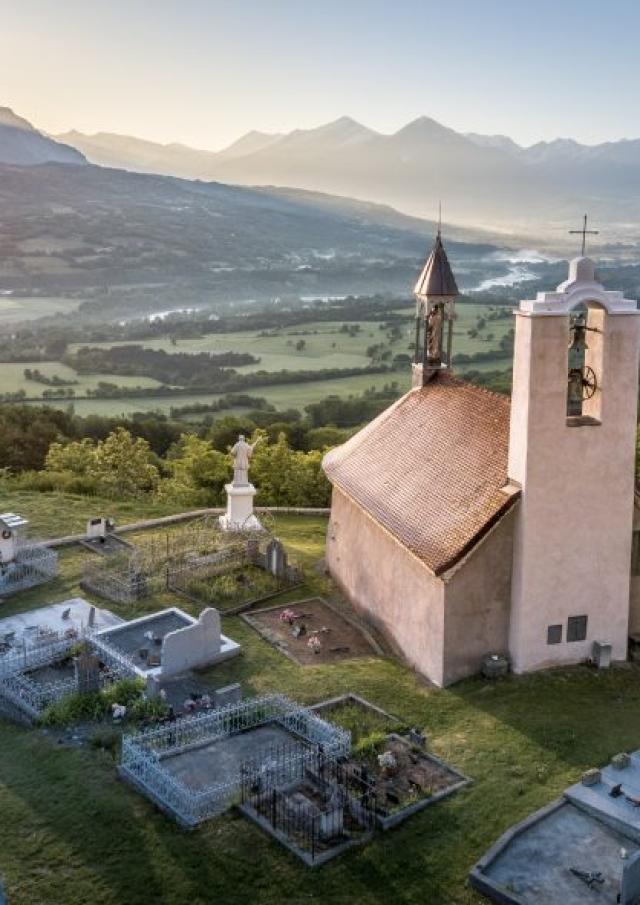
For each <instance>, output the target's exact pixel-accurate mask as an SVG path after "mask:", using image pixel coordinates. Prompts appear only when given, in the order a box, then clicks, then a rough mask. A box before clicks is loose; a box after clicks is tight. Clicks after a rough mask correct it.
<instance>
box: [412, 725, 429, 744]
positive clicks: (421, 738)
mask: <svg viewBox="0 0 640 905" xmlns="http://www.w3.org/2000/svg"><path fill="white" fill-rule="evenodd" d="M408 735H409V741H410V742H411V744H412V745H417V746H418V747H419V748H426V747H427V736H426V735H425V734H424V732H420V730H419V729H415V728H413V729H410V730H409V734H408Z"/></svg>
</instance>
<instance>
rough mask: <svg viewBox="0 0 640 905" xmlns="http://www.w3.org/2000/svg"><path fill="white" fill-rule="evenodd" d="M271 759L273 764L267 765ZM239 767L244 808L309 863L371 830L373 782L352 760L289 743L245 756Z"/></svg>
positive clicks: (336, 851) (373, 822)
mask: <svg viewBox="0 0 640 905" xmlns="http://www.w3.org/2000/svg"><path fill="white" fill-rule="evenodd" d="M271 763H273V764H276V765H277V766H276V767H275V768H272V767H270V766H267V767H266V768H265V764H267V765H268V764H271ZM241 773H242V784H241V810H242V811H243V813H244V814H245V815H246V816H248V817H250V818H251V819H253V820H254V821H255V822H256V823H258V824H259V825H260V826H262V827H263V828H264V829H267V830H268V832H270V833H271V834H272V835H274V836H275V837H276V838H277V839H278V840H279V841H281V842H283V843H284V844H285V845H286V846H287V847H288V848H290V849H291V850H292V851H293V852H294V853H295V854H297V855H298V856H299V857H301V858H302V859H303V860H304V861H305V862H306V863H308V864H314V863H317V862H318V860H322V861H325V860H328V858H330V857H333V856H334V855H336V854H339V852H340V851H342V850H343V849H344V848H346V847H347V846H351V845H353V844H355V843H357V842H364V841H366V840H367V839H369V838H370V836H371V835H372V834H373V832H374V829H375V825H376V793H375V786H374V785H373V784H372V783H371V782H370V780H369V777H368V775H367V774H366V773H363V772H361V771H360V770H359V769H358V768H356V767H354V765H353V764H351V763H344V762H342V761H341V760H339V759H337V758H335V757H332V756H328V755H327V754H326V753H325V752H323V751H321V750H318V749H317V748H315V749H311V750H309V749H307V751H306V752H301V751H297V750H296V747H295V746H293V747H292V748H291V750H290V751H288V752H281V751H278V750H276V751H273V752H271V751H265V752H263V753H261V754H260V755H259V756H258V757H256V758H252V759H250V760H246V761H244V762H243V764H242V768H241Z"/></svg>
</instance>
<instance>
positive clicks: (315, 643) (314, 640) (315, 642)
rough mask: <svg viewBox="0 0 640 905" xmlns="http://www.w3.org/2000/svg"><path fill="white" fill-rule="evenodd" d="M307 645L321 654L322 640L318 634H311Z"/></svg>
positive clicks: (315, 652)
mask: <svg viewBox="0 0 640 905" xmlns="http://www.w3.org/2000/svg"><path fill="white" fill-rule="evenodd" d="M307 647H309V648H311V650H312V651H313V652H314V654H319V653H320V651H321V650H322V642H321V641H320V638H318V636H317V635H310V636H309V640H308V641H307Z"/></svg>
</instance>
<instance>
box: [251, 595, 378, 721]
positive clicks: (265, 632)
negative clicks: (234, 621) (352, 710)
mask: <svg viewBox="0 0 640 905" xmlns="http://www.w3.org/2000/svg"><path fill="white" fill-rule="evenodd" d="M318 600H319V601H320V602H321V603H323V604H324V605H325V606H327V607H328V608H329V609H330V610H332V611H333V612H334V613H335V614H336V616H339V617H340V618H341V619H344V621H345V622H347V623H348V624H349V625H350V626H351V627H352V628H354V629H356V631H358V632H360V633H361V634H362V635H363V637H364V639H365V641H366V642H367V644H369V646H370V647H371V648H373V652H374V654H375V656H377V657H384V656H385V653H384V651H383V650H382V648H381V647H380V645H379V644H378V642H377V641H376V639H375V638H374V637H373V635H372V634H371V632H369V631H368V630H367V629H366V628H365V627H364V626H363V625H361V624H360V623H359V622H358V621H357V620H356V619H354V618H353V617H352V616H351V615H349V614H346V613H343V612H342V610H340V609H339V608H338V607H337V606H336V605H335V604H334V603H332V602H331V601H330V600H327V599H326V598H325V597H320V596H318V595H316V596H314V597H304V598H303V599H302V600H292V601H291V602H290V603H288V604H287V606H299V607H300V606H304V604H305V603H315V602H316V601H318ZM280 608H281V607H280V606H267V607H263V608H262V609H259V610H252V611H251V613H240V618H241V619H242V620H244V622H246V623H247V625H250V626H251V628H252V629H254V631H256V632H257V633H258V634H259V635H260V636H261V637H262V638H264V640H265V641H267V642H268V643H269V644H270V645H271V646H272V647H273V648H275V650H277V651H279V652H280V653H281V654H284V655H285V657H288V658H289V659H290V660H292V661H293V662H294V663H296V664H297V665H298V666H301V667H302V668H303V669H304V668H305V667H307V666H309V664H308V663H302V662H301V661H300V660H298V658H297V657H296V655H295V654H293V653H292V652H291V651H290V650H289V649H288V648H285V647H283V646H282V645H281V644H280V643H279V641H278V640H276V639H274V638H272V637H271V633H270V632H269V631H268V630H265V629H264V628H263V626H261V625H260V623H259V622H258V621H257V620H256V619H254V618H253V617H254V616H258V615H259V614H260V613H271V612H273V611H274V610H279V609H280ZM354 659H357V658H354ZM324 665H325V666H326V665H328V664H324ZM360 701H364V698H361V699H359V702H360ZM365 703H366V702H365ZM369 706H373V705H369Z"/></svg>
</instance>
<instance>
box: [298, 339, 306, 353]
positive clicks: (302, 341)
mask: <svg viewBox="0 0 640 905" xmlns="http://www.w3.org/2000/svg"><path fill="white" fill-rule="evenodd" d="M306 345H307V341H306V339H299V340H298V342H297V343H296V352H302V351H304V349H305V347H306Z"/></svg>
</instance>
